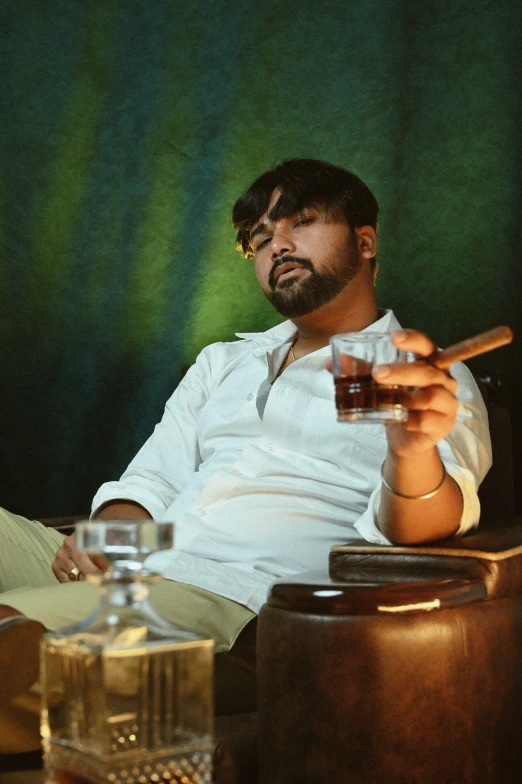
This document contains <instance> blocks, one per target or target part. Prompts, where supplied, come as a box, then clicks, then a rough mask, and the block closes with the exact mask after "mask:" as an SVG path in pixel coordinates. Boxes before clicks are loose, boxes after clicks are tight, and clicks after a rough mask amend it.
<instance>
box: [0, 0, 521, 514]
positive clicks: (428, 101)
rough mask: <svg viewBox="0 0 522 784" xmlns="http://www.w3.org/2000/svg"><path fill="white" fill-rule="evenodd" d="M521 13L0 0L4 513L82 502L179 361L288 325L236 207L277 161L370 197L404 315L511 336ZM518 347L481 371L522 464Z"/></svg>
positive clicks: (123, 452) (125, 452)
mask: <svg viewBox="0 0 522 784" xmlns="http://www.w3.org/2000/svg"><path fill="white" fill-rule="evenodd" d="M521 27H522V6H521V5H520V3H519V2H518V1H517V0H490V1H489V2H488V0H470V1H469V2H458V1H457V0H453V1H451V0H446V1H445V0H432V1H431V2H425V1H424V0H420V2H407V1H406V0H361V2H358V3H352V2H349V1H348V2H347V0H324V1H323V2H322V3H321V4H320V3H312V2H306V1H304V2H303V0H301V2H296V1H295V0H289V2H286V3H284V4H278V3H277V4H276V3H271V2H268V0H245V1H244V2H241V0H237V1H236V2H224V1H221V0H214V1H212V0H207V2H205V0H185V2H170V1H167V0H155V2H150V0H143V2H142V1H140V0H136V1H135V2H132V1H129V2H124V1H123V0H120V2H117V0H98V1H97V0H84V2H81V0H3V2H2V3H1V4H0V36H1V61H0V68H1V79H0V99H1V118H0V318H1V334H0V358H1V367H2V382H1V390H0V405H1V415H2V427H1V429H0V476H1V482H2V486H1V496H0V504H1V505H3V506H7V507H9V508H11V509H12V510H13V511H18V512H21V513H25V514H29V515H35V516H36V515H55V514H62V513H63V514H64V513H75V512H83V511H84V510H86V509H88V508H89V504H90V499H91V497H92V495H93V493H94V491H95V490H96V488H97V487H98V485H99V484H100V483H101V482H102V481H103V480H105V479H107V478H114V477H116V476H118V475H119V473H120V472H121V470H123V468H124V467H125V466H126V464H127V462H128V461H129V459H130V458H131V457H132V455H133V454H134V452H135V451H136V449H137V448H138V447H139V446H140V445H141V443H142V442H143V440H144V439H145V438H146V436H147V435H148V434H149V432H150V431H151V429H152V427H153V425H154V423H155V422H156V421H157V419H158V418H159V417H160V415H161V412H162V409H163V405H164V402H165V400H166V398H167V396H168V395H169V394H170V392H171V391H172V389H173V387H174V385H175V383H176V381H177V378H178V374H179V368H180V365H181V364H183V363H186V362H191V361H192V360H193V359H194V357H195V354H196V353H197V351H198V350H199V349H201V348H202V347H203V346H204V345H206V344H207V343H209V342H211V341H214V340H222V339H225V340H228V339H231V338H232V337H233V335H234V332H235V331H239V330H241V331H244V330H255V329H264V328H268V327H269V326H271V325H273V324H274V323H275V322H276V321H277V320H278V317H277V315H274V313H273V312H272V311H271V309H270V307H269V305H268V304H267V303H266V302H265V300H264V298H263V296H262V295H261V294H260V292H259V291H258V288H257V284H256V281H255V279H254V275H253V271H252V268H251V264H249V263H248V262H246V261H244V260H242V259H241V258H240V257H239V256H238V255H237V254H236V253H235V251H234V250H233V240H234V234H233V231H232V230H231V228H230V225H229V214H230V210H231V207H232V204H233V202H234V200H235V198H236V197H237V196H238V195H239V193H240V192H242V190H243V189H244V188H245V187H246V186H248V184H249V183H250V181H251V180H252V179H253V178H254V177H255V176H257V175H258V174H259V173H261V172H262V171H263V170H265V169H266V168H268V167H269V166H271V165H272V164H274V163H276V162H279V161H280V160H282V159H284V158H287V157H294V156H313V157H320V158H325V159H327V160H330V161H332V162H334V163H339V164H341V165H344V166H346V167H347V168H350V169H353V170H354V171H355V172H357V173H358V174H359V175H360V176H361V177H362V178H363V179H365V180H366V181H367V182H368V184H369V185H370V186H371V187H372V188H373V189H374V191H375V193H376V195H377V197H378V199H379V202H380V204H381V209H382V219H381V224H380V230H381V245H380V253H379V257H380V261H381V272H380V275H379V279H378V296H379V302H380V304H381V305H386V306H391V307H393V308H394V309H395V310H396V312H397V313H398V315H399V317H400V318H401V320H402V321H403V323H404V324H405V325H407V326H416V327H419V328H421V329H425V330H427V331H429V332H430V333H432V334H433V336H434V337H435V338H436V340H437V341H438V342H439V344H440V345H444V344H447V343H449V342H451V341H454V340H457V339H460V338H462V337H465V336H466V335H468V334H471V333H473V332H477V331H479V330H482V329H486V328H488V327H491V326H494V325H495V324H497V323H509V324H511V325H512V326H513V327H514V328H515V329H517V327H518V329H519V331H520V333H521V334H522V329H521V328H522V324H521V318H520V297H519V290H520V283H521V277H522V276H521V273H520V232H519V221H520V198H521V197H520V168H521V167H520V163H521V155H520V152H521V139H520V130H521V93H520V66H521V62H520V51H521V50H522V45H521V40H520V29H521ZM519 345H520V341H519ZM518 354H519V348H518V347H517V346H514V347H512V348H509V349H503V350H501V351H499V352H498V353H497V354H496V355H494V356H493V355H491V356H490V357H488V358H484V359H483V360H480V361H478V362H477V363H476V364H475V368H474V369H479V370H487V371H497V372H499V373H500V374H501V375H502V376H503V378H504V379H505V382H506V388H507V393H508V398H509V400H510V403H511V405H512V407H513V409H514V411H515V426H516V428H517V430H516V449H517V454H518V456H519V459H520V446H519V443H520V440H521V438H520V436H521V429H522V428H521V423H520V406H519V400H520V395H521V394H522V375H521V367H520V363H519V362H518Z"/></svg>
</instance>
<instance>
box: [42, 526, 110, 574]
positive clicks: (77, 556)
mask: <svg viewBox="0 0 522 784" xmlns="http://www.w3.org/2000/svg"><path fill="white" fill-rule="evenodd" d="M108 566H109V562H108V561H107V559H106V558H104V556H103V555H87V553H84V552H82V551H81V550H77V549H76V532H74V533H72V534H71V535H70V536H67V537H66V538H65V539H64V540H63V544H62V546H61V547H59V548H58V550H57V551H56V555H55V556H54V561H53V565H52V570H53V573H54V576H55V577H56V579H57V580H58V582H60V583H69V582H71V578H70V574H71V572H72V570H73V569H74V568H76V569H78V570H79V575H78V580H85V575H86V574H89V573H92V572H103V571H105V569H107V568H108Z"/></svg>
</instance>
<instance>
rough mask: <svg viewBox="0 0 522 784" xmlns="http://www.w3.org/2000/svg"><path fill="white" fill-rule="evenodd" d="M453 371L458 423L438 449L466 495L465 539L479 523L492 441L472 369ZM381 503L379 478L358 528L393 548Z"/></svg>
mask: <svg viewBox="0 0 522 784" xmlns="http://www.w3.org/2000/svg"><path fill="white" fill-rule="evenodd" d="M450 372H451V375H452V376H453V377H454V378H455V379H456V380H457V381H458V389H457V398H458V400H459V408H458V412H457V421H456V423H455V426H454V428H453V430H452V431H451V433H449V435H448V436H447V437H446V438H445V439H444V440H443V441H441V442H440V443H439V444H437V449H438V451H439V454H440V457H441V460H442V462H443V463H444V466H445V468H446V471H447V473H448V475H449V476H451V477H452V478H453V479H454V480H455V482H456V483H457V484H458V486H459V487H460V490H461V493H462V499H463V509H462V516H461V519H460V523H459V527H458V529H457V531H456V535H457V536H461V535H462V534H465V533H467V531H470V530H471V529H472V528H475V527H476V526H477V525H478V522H479V518H480V502H479V499H478V495H477V491H478V487H479V485H480V483H481V482H482V480H483V479H484V477H485V476H486V474H487V472H488V471H489V469H490V467H491V438H490V435H489V426H488V414H487V410H486V406H485V404H484V401H483V399H482V395H481V394H480V391H479V389H478V387H477V385H476V384H475V381H474V379H473V376H472V375H471V373H470V371H469V369H468V368H467V367H466V366H465V365H463V364H462V363H461V362H457V363H455V364H454V365H452V366H451V369H450ZM380 500H381V482H380V475H379V481H378V483H377V486H376V488H375V490H374V491H373V493H372V494H371V496H370V499H369V502H368V507H367V509H366V511H365V512H364V513H363V514H362V515H361V517H360V518H359V519H358V520H357V522H356V523H355V524H354V527H355V529H356V530H357V531H358V533H359V534H360V535H361V536H362V537H363V539H365V540H366V541H367V542H372V543H373V544H380V545H386V544H390V545H391V544H392V543H391V542H390V541H389V540H388V539H387V538H386V537H385V536H384V535H383V534H382V532H381V531H380V530H379V527H378V524H377V514H378V511H379V504H380Z"/></svg>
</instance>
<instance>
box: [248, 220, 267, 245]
mask: <svg viewBox="0 0 522 784" xmlns="http://www.w3.org/2000/svg"><path fill="white" fill-rule="evenodd" d="M267 229H268V223H267V221H261V223H258V224H257V226H256V227H255V229H253V230H252V231H251V232H250V241H251V242H252V240H253V239H254V237H255V236H257V235H258V234H262V233H263V232H264V231H266V230H267Z"/></svg>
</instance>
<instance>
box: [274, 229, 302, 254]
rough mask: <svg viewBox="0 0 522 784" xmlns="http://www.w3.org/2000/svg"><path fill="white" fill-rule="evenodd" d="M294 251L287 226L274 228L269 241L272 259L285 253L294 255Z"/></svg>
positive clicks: (293, 244) (294, 247)
mask: <svg viewBox="0 0 522 784" xmlns="http://www.w3.org/2000/svg"><path fill="white" fill-rule="evenodd" d="M295 249H296V246H295V242H294V239H293V237H292V232H291V229H290V228H289V227H287V226H281V225H279V226H276V227H275V229H274V233H273V235H272V239H271V240H270V252H271V256H272V259H276V258H277V257H278V256H283V255H284V254H285V253H294V252H295Z"/></svg>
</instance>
